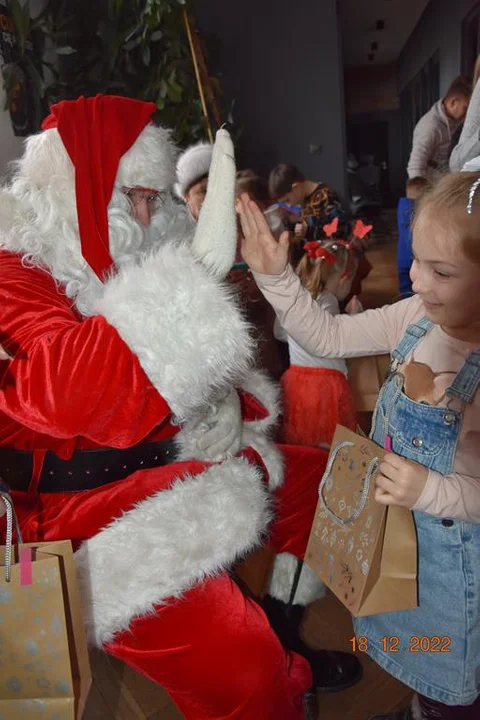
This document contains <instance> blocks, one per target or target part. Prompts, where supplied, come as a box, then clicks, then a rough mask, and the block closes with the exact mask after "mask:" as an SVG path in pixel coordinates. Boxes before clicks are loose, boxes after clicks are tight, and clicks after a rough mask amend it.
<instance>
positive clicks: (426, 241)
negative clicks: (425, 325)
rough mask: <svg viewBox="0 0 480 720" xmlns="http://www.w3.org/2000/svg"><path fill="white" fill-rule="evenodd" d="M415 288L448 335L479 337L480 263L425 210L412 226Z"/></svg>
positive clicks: (446, 228)
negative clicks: (467, 253)
mask: <svg viewBox="0 0 480 720" xmlns="http://www.w3.org/2000/svg"><path fill="white" fill-rule="evenodd" d="M465 212H466V210H465ZM413 254H414V261H413V265H412V268H411V270H410V277H411V279H412V283H413V291H414V292H415V293H418V295H420V297H421V299H422V300H423V304H424V307H425V313H426V315H427V317H428V318H429V319H430V320H431V321H432V322H433V323H435V324H437V325H441V326H442V327H443V329H444V330H445V331H446V332H448V334H449V335H452V336H453V337H457V338H459V339H463V340H470V338H471V337H472V342H474V341H475V342H476V341H477V334H478V332H479V330H480V280H479V267H478V265H477V264H476V263H474V262H472V261H471V260H470V259H469V258H467V256H466V255H465V254H464V252H463V249H462V247H461V244H460V241H459V240H458V238H456V237H455V234H454V232H452V229H451V228H450V229H449V228H448V226H447V227H443V226H442V223H441V222H440V221H439V219H437V220H435V219H434V218H432V217H431V213H428V211H425V212H424V213H423V215H422V216H421V217H419V218H418V220H417V222H416V223H415V226H414V229H413Z"/></svg>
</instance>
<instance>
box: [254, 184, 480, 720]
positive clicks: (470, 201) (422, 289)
mask: <svg viewBox="0 0 480 720" xmlns="http://www.w3.org/2000/svg"><path fill="white" fill-rule="evenodd" d="M241 217H242V225H243V229H244V234H245V238H246V239H245V243H244V248H243V252H244V257H245V259H246V260H247V262H248V263H249V265H250V267H251V268H252V270H254V271H255V279H256V282H257V284H258V286H259V287H260V289H261V290H262V292H263V293H264V295H265V297H266V298H267V299H268V300H269V302H270V303H271V304H272V305H273V307H274V309H275V311H276V313H277V316H278V318H279V321H280V323H281V325H282V326H283V327H284V328H285V330H286V332H288V334H289V335H291V336H292V337H294V339H295V340H296V341H297V342H298V343H299V344H300V345H301V346H302V347H304V348H305V349H306V350H307V351H308V352H310V353H312V354H317V355H320V356H323V357H324V356H327V357H328V356H330V357H341V356H343V357H352V356H355V355H369V354H377V353H382V352H387V351H388V352H390V353H391V357H392V363H391V367H390V373H389V375H388V378H387V380H386V382H385V384H384V386H383V388H382V391H381V393H380V396H379V400H378V404H377V408H376V411H375V414H374V420H373V427H372V438H373V439H374V440H375V441H376V442H377V443H378V444H380V445H382V446H384V447H386V448H387V450H389V451H390V452H389V453H387V455H386V456H385V460H384V462H383V463H382V464H381V466H380V472H379V475H378V476H377V488H376V493H375V498H376V500H377V501H378V502H379V503H382V504H385V505H402V506H406V507H408V508H411V509H412V510H413V514H414V519H415V524H416V528H417V538H418V560H419V565H418V583H419V607H418V608H416V609H414V610H407V611H403V612H393V613H382V614H379V615H372V616H368V617H364V618H358V619H357V620H356V622H355V632H356V635H357V636H365V637H366V638H368V653H369V654H370V655H371V656H372V657H373V658H374V659H375V660H376V661H377V662H378V663H379V664H380V665H381V666H382V667H383V668H385V670H387V671H388V672H389V673H390V674H392V675H394V676H395V677H397V678H399V679H400V680H402V681H403V682H404V683H406V684H407V685H409V686H410V687H411V688H413V689H414V690H415V691H416V693H417V694H416V696H415V699H414V703H413V709H412V710H411V711H410V710H408V711H406V712H404V713H394V714H391V715H377V716H375V719H376V720H380V718H391V719H393V718H397V719H398V720H400V718H405V719H407V718H412V717H413V718H415V719H417V718H441V719H442V720H446V719H447V718H448V720H473V719H474V718H476V719H478V718H480V697H479V696H480V467H479V460H480V392H477V388H478V385H479V383H480V173H457V174H452V175H448V176H445V177H444V178H442V179H441V181H440V182H439V183H438V185H437V186H436V187H434V188H433V189H432V190H430V191H429V192H428V193H427V194H425V195H424V196H423V197H422V199H421V200H420V201H419V203H418V208H417V211H416V218H415V222H414V227H413V250H414V264H413V267H412V281H413V290H414V292H415V293H417V294H416V295H415V296H414V297H412V298H409V299H407V300H403V301H402V302H400V303H397V304H395V305H392V306H389V307H385V308H381V309H378V310H369V311H367V312H364V313H360V314H358V315H354V316H348V315H337V316H335V317H333V316H331V315H329V314H328V313H325V312H323V311H322V310H321V308H319V307H318V305H317V304H316V303H314V301H313V300H312V298H311V296H310V294H309V293H308V292H307V291H306V290H304V289H303V288H302V287H301V285H300V282H299V280H298V277H297V276H296V275H295V274H294V273H293V271H292V270H291V268H289V267H288V264H287V249H288V238H287V237H285V236H284V237H282V238H280V241H279V242H278V243H277V242H276V241H275V240H274V238H273V237H272V236H271V235H270V233H269V232H268V227H266V223H265V222H264V220H263V217H262V215H261V213H259V212H258V211H257V209H256V207H255V206H254V204H253V203H251V202H249V201H248V199H247V198H244V199H243V201H242V208H241ZM437 637H439V638H440V641H441V642H440V643H438V644H437V641H436V640H435V638H437ZM382 638H387V642H386V643H385V642H382V641H381V639H382ZM390 638H392V641H391V642H390V640H389V639H390ZM395 638H398V640H399V642H398V647H399V648H401V650H399V652H396V653H395V652H392V651H391V648H392V643H393V648H395V647H396V642H395ZM415 638H418V639H419V640H418V642H417V641H416V640H415ZM422 639H423V640H422ZM384 645H385V646H386V649H387V652H385V651H384V650H385V648H384ZM404 648H405V649H404ZM415 650H416V651H415ZM435 650H436V651H435Z"/></svg>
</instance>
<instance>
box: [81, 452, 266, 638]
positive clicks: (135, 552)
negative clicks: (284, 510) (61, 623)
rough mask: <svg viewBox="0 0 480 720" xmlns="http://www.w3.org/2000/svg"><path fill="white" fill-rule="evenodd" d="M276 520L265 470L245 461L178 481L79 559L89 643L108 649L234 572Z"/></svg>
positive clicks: (86, 547)
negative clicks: (162, 609) (208, 580)
mask: <svg viewBox="0 0 480 720" xmlns="http://www.w3.org/2000/svg"><path fill="white" fill-rule="evenodd" d="M270 519H271V511H270V501H269V494H268V491H267V490H266V488H265V486H264V483H263V481H262V479H261V473H260V471H259V470H258V469H257V468H255V467H253V466H252V465H250V464H249V463H248V462H247V460H245V459H244V458H234V459H232V460H230V461H229V462H228V463H224V464H223V465H215V466H213V467H210V468H208V469H207V470H205V471H204V472H203V473H201V474H199V475H196V476H195V477H191V476H190V477H187V478H186V479H184V480H177V481H176V482H175V483H174V484H173V486H172V487H171V489H169V490H164V491H161V492H158V493H156V494H155V495H153V496H152V497H149V498H147V499H146V500H143V501H142V502H140V503H138V504H137V505H136V506H135V507H134V508H133V509H132V510H130V511H128V512H126V513H125V514H124V515H123V516H122V517H120V518H118V519H117V520H115V521H114V522H113V523H112V524H111V525H109V526H108V527H106V528H105V529H103V530H101V531H100V533H98V535H95V536H94V537H93V538H91V539H90V540H87V541H86V542H85V543H83V545H82V547H81V548H80V549H79V550H78V551H77V552H76V553H75V560H76V564H77V571H78V576H79V581H80V588H81V594H82V601H83V609H84V614H85V624H86V629H87V636H88V640H89V642H90V643H91V644H93V645H96V646H101V645H103V644H105V643H107V642H109V641H110V640H111V639H112V638H113V636H114V635H115V633H117V632H120V631H122V630H127V629H128V627H129V625H130V622H131V621H132V619H133V618H135V617H141V616H143V615H146V614H147V613H149V612H152V611H153V608H154V605H156V604H158V603H160V602H162V601H165V600H168V598H172V597H179V596H180V595H181V594H182V593H183V592H184V591H186V590H188V588H190V587H192V586H193V585H194V584H195V583H198V582H201V581H202V580H203V579H204V578H205V577H207V576H212V575H214V574H215V573H218V572H220V571H222V570H224V569H225V568H228V567H230V566H231V565H232V564H233V563H234V562H235V560H237V558H239V557H240V556H242V555H243V554H245V553H247V552H249V551H250V550H252V548H253V547H254V546H255V545H257V544H259V543H260V542H261V540H262V536H263V533H264V532H265V531H266V528H267V526H268V523H269V522H270Z"/></svg>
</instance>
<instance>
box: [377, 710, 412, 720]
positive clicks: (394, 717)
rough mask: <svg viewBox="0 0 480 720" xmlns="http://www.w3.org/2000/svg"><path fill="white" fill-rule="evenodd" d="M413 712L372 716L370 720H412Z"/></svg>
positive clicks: (405, 711) (406, 711)
mask: <svg viewBox="0 0 480 720" xmlns="http://www.w3.org/2000/svg"><path fill="white" fill-rule="evenodd" d="M412 718H413V715H412V712H411V710H397V712H393V713H385V714H384V715H372V717H371V718H370V720H412Z"/></svg>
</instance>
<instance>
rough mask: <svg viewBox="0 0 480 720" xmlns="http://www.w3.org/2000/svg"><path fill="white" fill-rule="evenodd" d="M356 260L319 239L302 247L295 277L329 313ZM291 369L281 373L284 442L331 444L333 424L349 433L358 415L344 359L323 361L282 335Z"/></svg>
mask: <svg viewBox="0 0 480 720" xmlns="http://www.w3.org/2000/svg"><path fill="white" fill-rule="evenodd" d="M357 267H358V261H357V259H356V258H355V256H354V255H353V252H352V251H351V250H350V248H349V247H348V246H347V245H346V244H345V243H342V242H340V241H336V240H327V241H325V242H323V243H320V242H319V241H318V240H317V241H315V240H313V241H311V242H308V243H306V244H305V245H304V254H303V257H302V259H301V260H300V262H299V263H298V265H297V268H296V271H295V272H296V273H297V275H298V276H299V278H300V280H301V282H302V285H303V286H304V287H305V288H307V290H308V291H309V292H310V293H311V295H312V297H313V298H314V299H315V300H316V302H317V303H318V305H319V306H320V307H321V308H323V309H324V310H325V311H326V312H328V313H330V314H331V315H338V314H339V312H340V306H339V302H341V301H342V300H344V299H345V298H346V297H347V295H348V294H349V292H350V288H351V287H352V280H353V278H354V276H355V273H356V271H357ZM285 340H286V341H287V343H288V351H289V355H290V367H289V368H288V370H287V371H286V372H285V373H284V374H283V375H282V379H281V385H282V397H283V423H282V429H281V436H282V441H283V442H285V443H288V444H291V445H314V446H318V445H320V446H322V447H323V446H327V447H328V446H330V444H331V442H332V439H333V436H334V433H335V428H336V426H337V424H339V423H340V424H341V425H345V426H346V427H349V428H350V429H352V430H355V427H356V414H355V407H354V403H353V396H352V391H351V390H350V387H349V385H348V381H347V365H346V362H345V360H343V359H342V358H329V357H328V358H325V357H318V355H312V354H311V353H309V352H307V351H306V350H305V349H304V348H303V347H302V346H301V345H300V344H299V343H297V342H296V340H295V339H294V338H293V337H291V336H290V335H286V337H285Z"/></svg>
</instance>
